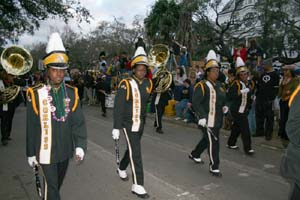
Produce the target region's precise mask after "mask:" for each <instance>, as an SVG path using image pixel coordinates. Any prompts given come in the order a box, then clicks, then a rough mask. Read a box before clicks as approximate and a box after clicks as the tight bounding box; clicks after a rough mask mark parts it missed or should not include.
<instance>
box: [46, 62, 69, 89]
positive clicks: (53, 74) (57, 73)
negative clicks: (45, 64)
mask: <svg viewBox="0 0 300 200" xmlns="http://www.w3.org/2000/svg"><path fill="white" fill-rule="evenodd" d="M48 75H49V78H50V81H51V82H52V84H53V85H56V86H58V85H60V84H61V83H62V81H63V80H64V77H65V70H64V69H55V68H51V67H50V68H49V69H48Z"/></svg>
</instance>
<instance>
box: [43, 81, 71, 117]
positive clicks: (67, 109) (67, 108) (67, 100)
mask: <svg viewBox="0 0 300 200" xmlns="http://www.w3.org/2000/svg"><path fill="white" fill-rule="evenodd" d="M63 86H64V88H63V90H64V91H65V95H64V91H63V95H64V96H65V98H64V101H63V102H64V107H65V109H64V110H65V115H64V116H61V117H60V118H58V117H57V116H56V114H55V112H56V110H57V109H56V107H55V106H54V105H53V103H52V102H53V98H52V96H51V86H50V85H47V86H46V89H47V91H48V97H47V100H48V101H49V104H50V112H51V116H52V119H54V120H55V121H58V122H65V121H66V119H67V117H68V114H69V113H70V111H71V110H70V101H71V99H70V98H69V97H68V94H67V90H66V85H65V84H64V83H63Z"/></svg>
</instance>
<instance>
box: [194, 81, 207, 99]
mask: <svg viewBox="0 0 300 200" xmlns="http://www.w3.org/2000/svg"><path fill="white" fill-rule="evenodd" d="M204 84H205V80H202V81H200V82H198V83H197V84H196V85H195V86H194V91H195V90H196V88H197V87H199V86H200V88H201V91H202V93H203V96H204V94H205V90H204Z"/></svg>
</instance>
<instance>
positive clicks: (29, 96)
mask: <svg viewBox="0 0 300 200" xmlns="http://www.w3.org/2000/svg"><path fill="white" fill-rule="evenodd" d="M43 86H44V84H43V83H40V84H37V85H34V86H33V87H29V88H28V89H27V90H26V97H27V101H28V102H32V108H33V111H34V113H35V114H36V115H38V114H39V111H38V109H37V106H36V101H35V95H34V91H36V90H38V89H40V88H42V87H43Z"/></svg>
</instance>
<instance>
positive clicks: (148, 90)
mask: <svg viewBox="0 0 300 200" xmlns="http://www.w3.org/2000/svg"><path fill="white" fill-rule="evenodd" d="M148 80H149V83H150V87H147V88H146V90H147V93H148V94H150V93H151V92H152V89H153V82H152V80H151V79H150V78H149V79H148Z"/></svg>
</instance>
